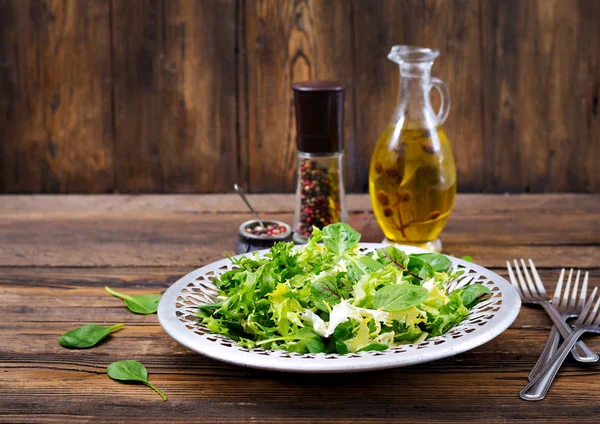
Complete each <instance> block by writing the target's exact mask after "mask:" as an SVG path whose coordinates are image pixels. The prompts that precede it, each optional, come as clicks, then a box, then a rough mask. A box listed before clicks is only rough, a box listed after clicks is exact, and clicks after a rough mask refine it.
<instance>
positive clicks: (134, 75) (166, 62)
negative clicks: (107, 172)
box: [112, 0, 238, 193]
mask: <svg viewBox="0 0 600 424" xmlns="http://www.w3.org/2000/svg"><path fill="white" fill-rule="evenodd" d="M113 5H114V7H113V28H112V30H113V52H114V57H113V62H114V75H115V81H114V96H115V103H114V105H115V109H114V113H115V131H116V133H115V134H116V140H115V146H116V151H115V158H116V159H115V160H116V184H115V189H116V190H117V191H119V192H160V193H164V192H178V193H186V192H203V193H210V192H221V191H229V190H230V189H231V187H232V185H233V183H234V182H235V181H237V173H238V163H237V161H238V140H237V136H236V85H235V84H236V74H235V72H236V68H235V19H234V18H235V5H234V2H233V1H231V0H206V1H202V2H199V1H180V0H172V1H171V0H170V1H162V0H136V1H129V0H115V1H114V2H113Z"/></svg>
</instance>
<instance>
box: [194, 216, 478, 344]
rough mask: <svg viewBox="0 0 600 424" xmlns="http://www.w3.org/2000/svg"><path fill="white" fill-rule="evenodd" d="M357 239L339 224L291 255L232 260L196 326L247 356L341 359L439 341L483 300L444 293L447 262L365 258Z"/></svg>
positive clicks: (391, 255) (450, 276) (288, 250)
mask: <svg viewBox="0 0 600 424" xmlns="http://www.w3.org/2000/svg"><path fill="white" fill-rule="evenodd" d="M360 237H361V235H360V233H358V232H357V231H355V230H354V229H353V228H352V227H350V226H349V225H348V224H344V223H338V224H332V225H329V226H327V227H325V228H324V229H323V230H319V229H317V228H314V229H313V234H312V237H311V238H310V239H309V241H308V243H307V244H306V245H304V246H302V247H299V248H297V249H296V248H294V245H293V243H276V244H275V245H274V246H273V247H272V248H271V249H270V250H269V252H268V253H267V254H266V255H263V256H259V255H257V254H251V255H246V256H242V257H240V258H236V259H234V258H230V259H231V260H232V262H233V263H234V264H235V265H236V269H233V270H231V271H227V272H225V273H223V274H222V275H220V276H218V277H216V278H215V279H214V284H215V285H216V287H217V288H218V290H219V295H218V296H217V298H216V299H215V301H214V303H212V304H208V305H202V306H200V307H199V308H198V311H197V313H196V315H197V317H198V320H199V323H200V324H201V325H203V326H205V327H206V328H208V329H209V330H211V331H213V332H215V333H218V334H223V335H225V336H227V337H230V338H232V339H233V340H235V341H236V342H237V343H238V344H240V345H242V346H245V347H248V348H256V347H260V348H262V349H281V350H286V351H289V352H298V353H340V354H345V353H350V352H361V351H369V350H385V349H388V348H390V347H394V346H398V345H401V344H406V343H417V342H420V341H422V340H425V339H427V338H429V337H434V336H438V335H441V334H444V333H445V332H447V331H448V330H449V329H451V328H452V327H454V326H455V325H456V324H458V323H459V322H460V321H462V320H463V319H464V318H465V317H466V316H467V315H468V313H469V310H470V309H472V308H473V307H474V306H475V305H476V304H477V303H478V302H479V301H481V299H483V298H484V297H485V296H487V295H488V294H489V289H488V288H487V287H485V286H483V285H481V284H471V285H468V286H466V287H463V288H460V289H456V290H453V291H452V292H448V291H447V289H446V288H447V287H448V284H449V283H450V282H451V281H453V280H454V279H456V278H457V277H458V276H459V275H460V274H461V271H456V270H453V269H451V262H450V260H449V259H448V258H447V257H446V256H444V255H441V254H438V253H423V254H410V255H408V254H406V253H405V252H403V251H402V250H401V249H399V248H397V247H395V246H387V247H385V248H381V249H378V250H376V251H374V252H371V253H367V254H364V253H361V251H360V250H359V246H358V242H359V241H360Z"/></svg>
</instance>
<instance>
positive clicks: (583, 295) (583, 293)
mask: <svg viewBox="0 0 600 424" xmlns="http://www.w3.org/2000/svg"><path fill="white" fill-rule="evenodd" d="M589 276H590V273H589V272H586V273H585V275H584V277H583V284H582V285H581V292H580V294H579V303H578V304H577V308H583V305H585V299H586V298H587V286H588V277H589Z"/></svg>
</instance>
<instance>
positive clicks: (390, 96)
mask: <svg viewBox="0 0 600 424" xmlns="http://www.w3.org/2000/svg"><path fill="white" fill-rule="evenodd" d="M599 22H600V1H598V0H426V1H425V0H395V1H394V0H389V1H367V0H346V1H344V0H337V1H333V0H320V1H314V0H310V1H308V0H306V1H291V0H290V1H285V0H281V1H277V0H265V1H258V0H245V1H244V0H239V1H234V0H188V1H186V0H85V1H84V0H79V1H78V0H0V140H1V150H0V154H1V157H0V192H5V193H104V192H127V193H138V192H156V193H162V192H174V193H184V192H185V193H187V192H223V191H231V187H232V184H233V183H234V182H236V181H239V182H242V183H243V184H245V185H246V186H247V187H248V188H249V189H250V190H251V191H253V192H289V191H291V190H292V186H293V174H294V165H295V156H294V120H293V116H294V115H293V108H292V97H291V90H290V85H291V84H292V82H294V81H299V80H304V79H309V78H323V79H326V78H329V79H333V78H335V79H339V80H342V81H343V82H345V83H346V85H347V101H346V124H345V128H346V138H347V152H348V172H347V181H348V188H349V190H350V191H356V192H361V191H365V190H366V188H367V164H368V161H369V158H370V154H371V151H372V149H373V147H374V144H375V142H376V140H377V138H378V135H379V134H380V132H381V131H382V129H383V128H384V126H385V124H386V122H387V121H388V119H389V117H390V115H391V112H392V108H393V104H394V101H395V98H396V89H397V72H398V71H397V68H396V67H395V66H394V65H393V64H392V63H391V62H389V61H387V59H386V54H387V52H388V50H389V48H390V46H392V45H393V44H417V45H424V46H429V47H434V48H438V49H439V50H440V51H441V55H440V58H439V59H438V61H437V63H436V65H435V66H434V74H435V75H437V76H438V77H440V78H442V79H443V80H444V81H446V83H447V84H448V85H449V87H450V90H451V93H452V96H453V107H452V111H451V114H450V118H449V119H448V121H447V123H446V129H447V132H448V134H449V136H450V138H451V141H452V143H453V146H454V152H455V155H456V158H457V163H458V170H459V189H460V190H461V191H463V192H480V191H485V192H503V191H510V192H522V191H525V192H529V191H530V192H551V191H573V192H599V191H600V171H598V163H599V162H600V118H599V117H598V113H599V112H598V108H599V106H598V98H599V95H600V24H599Z"/></svg>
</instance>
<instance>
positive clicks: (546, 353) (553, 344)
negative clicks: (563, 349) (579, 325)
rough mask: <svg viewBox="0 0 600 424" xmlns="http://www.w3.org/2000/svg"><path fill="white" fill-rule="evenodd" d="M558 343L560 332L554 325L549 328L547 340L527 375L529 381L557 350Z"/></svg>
mask: <svg viewBox="0 0 600 424" xmlns="http://www.w3.org/2000/svg"><path fill="white" fill-rule="evenodd" d="M559 344H560V334H559V333H558V330H557V329H556V327H555V326H552V330H550V335H549V336H548V340H546V345H545V346H544V350H542V353H541V354H540V357H539V358H538V360H537V362H536V363H535V365H534V367H533V369H532V370H531V372H530V373H529V376H527V379H528V380H529V381H532V380H533V379H534V378H535V377H536V376H537V375H538V374H539V373H540V371H541V370H542V368H544V366H545V365H546V364H547V363H548V361H549V360H550V358H552V355H554V354H555V353H556V351H557V350H558V345H559Z"/></svg>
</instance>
